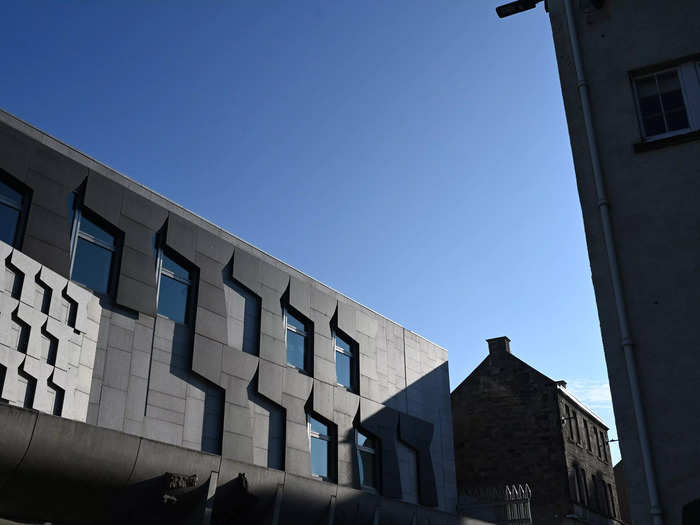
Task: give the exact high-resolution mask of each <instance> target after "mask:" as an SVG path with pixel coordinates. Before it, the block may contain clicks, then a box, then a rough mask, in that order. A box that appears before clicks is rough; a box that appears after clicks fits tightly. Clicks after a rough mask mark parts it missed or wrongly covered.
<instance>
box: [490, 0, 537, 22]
mask: <svg viewBox="0 0 700 525" xmlns="http://www.w3.org/2000/svg"><path fill="white" fill-rule="evenodd" d="M541 1H542V0H516V1H515V2H510V3H508V4H503V5H499V6H498V7H497V8H496V14H498V17H499V18H505V17H507V16H511V15H517V14H518V13H522V12H523V11H529V10H530V9H534V8H535V7H536V6H537V4H538V3H539V2H541Z"/></svg>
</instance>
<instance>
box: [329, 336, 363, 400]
mask: <svg viewBox="0 0 700 525" xmlns="http://www.w3.org/2000/svg"><path fill="white" fill-rule="evenodd" d="M331 337H332V341H333V342H332V343H331V344H332V345H333V362H334V363H335V367H336V368H335V382H336V385H337V386H339V387H341V388H344V389H346V390H347V391H348V392H352V393H354V394H359V392H360V381H359V377H360V370H359V358H360V356H359V354H360V351H359V348H358V345H357V343H355V341H353V340H352V339H350V338H349V337H348V336H346V335H345V334H344V333H343V332H342V331H340V330H338V328H333V329H332V331H331ZM337 339H340V340H341V341H344V342H345V343H346V344H347V345H348V346H349V347H350V352H348V351H346V350H345V349H344V348H342V347H339V346H338V344H337ZM338 352H340V353H341V354H343V355H346V356H348V357H349V358H350V386H346V385H344V384H342V383H341V382H340V381H338Z"/></svg>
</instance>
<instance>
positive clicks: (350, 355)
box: [335, 346, 355, 357]
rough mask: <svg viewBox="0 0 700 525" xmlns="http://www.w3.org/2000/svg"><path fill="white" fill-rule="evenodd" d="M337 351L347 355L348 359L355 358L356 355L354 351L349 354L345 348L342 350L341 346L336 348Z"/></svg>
mask: <svg viewBox="0 0 700 525" xmlns="http://www.w3.org/2000/svg"><path fill="white" fill-rule="evenodd" d="M335 351H336V352H340V353H341V354H343V355H346V356H348V357H355V353H354V352H353V351H352V350H351V351H349V352H348V351H347V350H345V349H344V348H341V347H339V346H336V347H335Z"/></svg>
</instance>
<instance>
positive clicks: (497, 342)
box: [486, 335, 510, 355]
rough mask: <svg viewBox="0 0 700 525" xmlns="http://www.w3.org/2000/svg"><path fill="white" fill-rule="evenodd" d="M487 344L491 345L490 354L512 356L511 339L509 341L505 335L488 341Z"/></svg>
mask: <svg viewBox="0 0 700 525" xmlns="http://www.w3.org/2000/svg"><path fill="white" fill-rule="evenodd" d="M486 342H487V343H488V344H489V354H491V355H498V354H504V353H505V354H510V339H508V338H507V337H506V336H505V335H504V336H503V337H494V338H493V339H487V340H486Z"/></svg>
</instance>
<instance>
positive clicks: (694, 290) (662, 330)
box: [497, 0, 700, 525]
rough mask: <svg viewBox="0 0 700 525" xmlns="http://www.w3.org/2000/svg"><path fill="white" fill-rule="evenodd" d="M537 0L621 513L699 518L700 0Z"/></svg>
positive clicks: (518, 7)
mask: <svg viewBox="0 0 700 525" xmlns="http://www.w3.org/2000/svg"><path fill="white" fill-rule="evenodd" d="M539 3H540V2H538V1H525V0H518V1H516V2H511V3H510V4H506V5H504V6H501V7H499V8H497V11H498V13H499V15H500V16H508V15H511V14H515V13H518V12H520V11H523V10H526V9H531V8H534V7H536V5H537V4H539ZM543 5H544V7H545V10H547V11H548V13H549V19H550V22H551V27H552V34H553V37H554V48H555V51H556V57H557V63H558V68H559V79H560V82H561V89H562V95H563V100H564V109H565V111H566V118H567V123H568V128H569V136H570V139H571V149H572V153H573V160H574V166H575V168H576V182H577V185H578V193H579V199H580V202H581V210H582V212H583V222H584V228H585V233H586V243H587V245H588V256H589V259H590V263H591V273H592V279H593V287H594V290H595V296H596V302H597V306H598V316H599V318H600V327H601V332H602V337H603V346H604V349H605V359H606V362H607V367H608V377H609V379H610V389H611V392H612V400H613V406H614V408H615V422H616V427H617V431H618V435H619V437H620V450H621V453H622V457H623V459H624V461H623V468H624V479H625V481H626V483H627V491H626V492H627V495H628V497H629V507H630V514H631V519H632V522H633V523H635V524H639V525H647V524H654V525H662V524H663V523H664V522H666V523H669V524H673V525H675V524H680V523H683V524H688V523H693V524H694V523H700V454H698V453H697V451H698V445H697V442H698V440H697V437H696V436H697V434H698V432H700V401H698V397H697V395H696V392H695V390H696V385H697V384H699V383H700V367H699V366H698V352H697V341H698V339H699V338H700V323H698V314H699V313H700V312H699V310H700V306H699V304H700V303H698V300H697V298H698V296H699V295H700V272H698V264H697V261H698V259H699V258H700V243H698V223H699V222H700V208H699V207H698V195H699V194H700V177H699V176H698V175H699V174H700V172H699V171H698V170H699V168H698V158H699V157H700V29H699V26H698V20H699V19H700V2H697V0H676V1H674V2H658V1H654V0H615V1H612V0H606V1H604V0H546V1H545V2H544V4H543Z"/></svg>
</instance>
